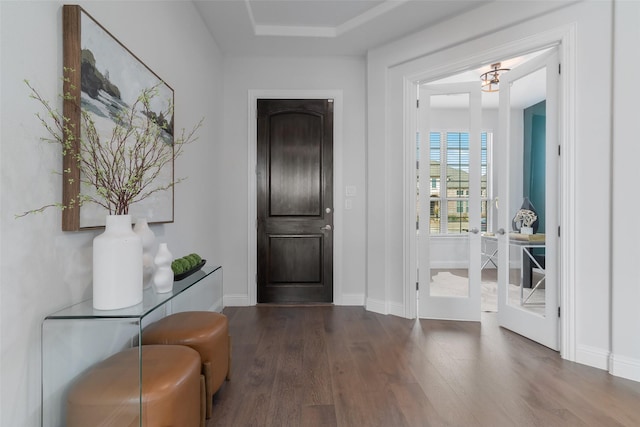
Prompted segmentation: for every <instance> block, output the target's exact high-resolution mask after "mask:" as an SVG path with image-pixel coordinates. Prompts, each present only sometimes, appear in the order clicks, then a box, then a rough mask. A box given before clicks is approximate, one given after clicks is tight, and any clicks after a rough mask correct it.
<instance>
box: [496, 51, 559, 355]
mask: <svg viewBox="0 0 640 427" xmlns="http://www.w3.org/2000/svg"><path fill="white" fill-rule="evenodd" d="M557 58H558V53H557V48H554V49H552V50H550V51H549V52H547V53H545V54H542V55H540V56H539V57H536V58H534V59H532V60H530V61H529V62H526V63H524V64H522V65H520V66H518V67H517V68H514V69H512V70H511V71H509V72H508V73H505V74H504V76H503V77H501V79H500V140H499V144H500V146H501V147H503V149H501V150H500V154H501V159H500V170H501V171H504V172H505V175H504V176H505V179H502V180H501V181H500V186H499V190H498V191H499V198H500V209H499V210H498V221H499V227H500V230H499V233H498V235H497V240H498V323H499V324H500V326H503V327H505V328H507V329H510V330H513V331H514V332H517V333H519V334H521V335H524V336H526V337H527V338H530V339H532V340H534V341H537V342H539V343H541V344H543V345H546V346H547V347H550V348H552V349H554V350H557V349H558V299H557V296H558V291H557V289H558V274H557V271H558V268H557V254H558V245H559V240H558V235H557V229H558V217H559V215H558V197H559V194H558V184H557V182H558V181H557V177H558V163H559V162H558V144H559V141H558V130H557V116H558V114H557V105H558V102H557V93H558V80H559V79H558V59H557ZM532 87H540V88H541V89H542V91H541V92H543V93H544V95H541V96H539V98H538V99H530V100H528V101H527V102H526V103H523V102H521V101H520V100H521V99H523V97H522V96H521V95H524V94H527V93H529V92H531V88H532ZM540 98H541V99H540ZM540 106H542V107H544V108H543V109H542V112H538V109H539V108H540ZM531 111H534V112H533V113H532V114H527V112H531ZM532 134H535V135H534V136H533V137H532V136H531V135H532ZM531 200H535V201H536V203H535V205H534V204H533V203H531ZM531 213H534V214H535V217H534V216H533V215H532V214H531ZM534 218H535V221H533V224H531V225H532V227H531V229H525V227H526V226H527V225H528V222H530V221H529V219H531V220H533V219H534ZM525 230H526V232H524V231H525ZM523 232H524V233H523ZM529 233H533V234H529Z"/></svg>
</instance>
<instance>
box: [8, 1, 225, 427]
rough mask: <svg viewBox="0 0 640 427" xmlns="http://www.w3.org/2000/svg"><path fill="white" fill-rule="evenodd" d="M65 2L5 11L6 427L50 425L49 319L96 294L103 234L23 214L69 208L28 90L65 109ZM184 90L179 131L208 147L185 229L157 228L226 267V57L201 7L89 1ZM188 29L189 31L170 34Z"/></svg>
mask: <svg viewBox="0 0 640 427" xmlns="http://www.w3.org/2000/svg"><path fill="white" fill-rule="evenodd" d="M62 4H63V2H61V1H47V2H8V1H3V2H0V19H1V34H0V39H1V45H0V46H1V51H2V57H1V58H2V64H1V67H2V68H1V71H2V73H1V86H0V90H1V94H0V98H1V104H0V105H1V111H0V120H1V125H0V128H1V133H0V136H1V144H0V155H1V160H0V161H1V163H0V168H1V171H0V172H1V181H0V192H1V198H0V201H1V203H2V204H1V207H0V212H1V226H0V232H1V242H2V243H1V253H0V256H1V260H0V267H1V272H0V360H1V366H0V387H1V391H0V398H1V405H0V408H1V411H2V413H1V414H0V425H2V426H21V427H23V426H24V427H29V426H37V425H40V325H41V322H42V319H43V317H44V316H45V315H46V314H48V313H51V312H54V311H56V310H58V309H60V308H62V307H65V306H67V305H70V304H73V303H76V302H79V301H81V300H83V299H86V298H89V297H90V296H91V259H92V258H91V256H92V250H91V243H92V239H93V237H94V236H95V235H96V234H98V233H99V231H81V232H73V233H68V232H67V233H63V232H61V231H60V222H61V219H60V217H61V215H60V212H58V211H56V210H50V211H47V212H45V213H44V214H41V215H32V216H28V217H25V218H22V219H15V218H14V215H15V214H16V213H19V212H22V211H25V210H28V209H33V208H37V207H40V206H42V205H44V204H47V203H50V202H55V201H59V200H60V198H61V185H60V178H59V177H58V176H55V175H53V174H52V173H51V172H52V171H56V170H60V166H61V153H60V149H59V147H56V146H53V145H48V144H46V143H43V142H41V141H39V138H40V137H42V136H44V135H45V133H44V131H43V129H42V128H41V126H40V125H39V124H38V121H37V119H36V118H35V117H34V114H35V113H36V112H37V111H39V110H38V105H37V103H36V102H34V101H33V100H31V99H29V97H28V95H29V92H28V90H27V87H26V86H25V85H24V83H23V82H22V80H23V79H29V80H30V81H31V83H32V84H33V85H34V86H35V87H37V88H38V89H39V90H40V91H41V93H42V94H43V95H44V96H45V97H46V98H47V99H50V100H52V101H53V102H56V100H57V94H58V91H59V90H60V87H61V85H60V78H61V76H62ZM80 4H81V5H82V6H83V7H84V8H85V9H86V11H87V12H88V13H89V14H90V15H91V16H93V17H94V18H95V19H96V20H97V21H98V22H99V23H100V24H102V25H103V26H104V27H106V28H107V30H109V31H110V32H111V33H112V34H113V35H114V36H115V37H117V38H118V39H119V40H120V41H121V42H122V43H123V44H124V45H125V46H127V47H128V48H129V49H130V50H131V51H132V52H133V53H135V54H136V55H137V56H138V57H139V58H140V59H141V60H142V61H143V62H144V63H145V64H146V65H147V66H148V67H149V68H151V69H152V70H153V71H154V72H156V73H157V74H158V75H159V76H160V77H162V78H163V79H164V80H165V81H166V82H167V83H168V84H169V85H170V86H171V87H172V88H173V89H174V91H175V106H176V113H175V120H176V128H178V129H180V128H190V127H191V126H193V125H194V124H196V123H197V121H198V120H199V119H200V118H201V117H205V124H204V127H203V128H202V129H201V130H200V131H199V135H200V140H199V141H198V142H196V143H195V144H194V145H191V146H189V147H187V149H186V152H185V155H184V156H183V157H182V158H180V159H179V160H178V162H177V164H176V168H175V171H176V175H177V176H185V177H187V180H186V181H185V182H184V183H181V184H179V185H178V186H177V187H176V192H175V222H174V223H173V224H166V225H157V226H152V228H153V230H154V232H155V233H156V235H157V236H158V239H159V240H160V241H166V242H167V243H168V245H169V247H170V248H171V250H172V251H173V252H174V255H180V254H186V253H190V252H198V253H200V254H202V255H203V257H205V258H207V259H208V262H210V263H213V264H220V263H221V261H220V247H219V245H218V239H217V235H218V233H219V228H220V226H219V224H220V217H219V214H218V206H219V196H220V194H219V192H218V188H219V186H218V185H217V182H218V181H217V175H216V174H215V171H216V170H218V169H219V164H220V163H221V160H220V155H219V141H220V137H221V135H222V133H221V128H222V125H223V123H222V120H221V119H220V117H221V108H222V103H221V102H220V99H221V98H222V77H221V76H222V59H221V56H220V53H219V51H218V48H217V46H216V44H215V42H214V41H213V39H212V38H211V36H210V35H209V33H208V32H207V31H206V29H205V27H204V25H203V24H202V21H201V19H200V17H199V16H198V15H197V13H196V11H195V9H194V8H193V5H192V4H191V3H190V2H146V1H140V2H127V3H126V5H124V4H123V3H121V2H110V1H87V2H80ZM176 28H180V31H167V29H176Z"/></svg>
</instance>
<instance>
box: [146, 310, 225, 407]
mask: <svg viewBox="0 0 640 427" xmlns="http://www.w3.org/2000/svg"><path fill="white" fill-rule="evenodd" d="M142 343H143V344H145V345H147V344H180V345H186V346H189V347H191V348H193V349H194V350H196V351H197V352H198V353H200V358H201V359H202V373H203V374H204V380H205V389H206V417H207V418H211V414H212V413H213V395H214V393H215V392H216V391H218V389H219V388H220V387H221V386H222V384H223V383H224V380H225V379H226V380H229V378H230V371H231V338H230V337H229V322H228V321H227V316H225V315H224V314H220V313H215V312H212V311H185V312H182V313H175V314H170V315H169V316H167V317H164V318H162V319H160V320H158V321H157V322H154V323H152V324H151V325H149V326H147V327H146V328H145V329H144V331H142Z"/></svg>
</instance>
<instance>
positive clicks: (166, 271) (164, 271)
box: [153, 243, 173, 294]
mask: <svg viewBox="0 0 640 427" xmlns="http://www.w3.org/2000/svg"><path fill="white" fill-rule="evenodd" d="M172 261H173V255H171V252H169V248H168V247H167V244H166V243H160V245H159V246H158V253H157V254H156V257H155V258H154V259H153V263H154V264H155V266H156V271H155V273H154V274H153V289H154V290H155V291H156V292H157V293H159V294H163V293H166V292H171V291H172V290H173V270H172V269H171V262H172Z"/></svg>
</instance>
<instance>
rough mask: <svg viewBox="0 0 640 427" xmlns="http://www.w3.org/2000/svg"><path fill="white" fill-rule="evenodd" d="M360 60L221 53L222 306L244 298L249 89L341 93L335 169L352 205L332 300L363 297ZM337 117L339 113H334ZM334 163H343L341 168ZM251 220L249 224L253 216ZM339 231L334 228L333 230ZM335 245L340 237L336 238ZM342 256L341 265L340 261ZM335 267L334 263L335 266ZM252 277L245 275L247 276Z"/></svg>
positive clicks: (339, 191) (339, 194)
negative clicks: (336, 291)
mask: <svg viewBox="0 0 640 427" xmlns="http://www.w3.org/2000/svg"><path fill="white" fill-rule="evenodd" d="M364 75H365V61H364V58H360V57H320V58H319V57H303V58H299V57H296V58H287V57H278V58H273V57H227V58H225V63H224V79H225V84H224V106H225V108H224V122H225V127H224V138H223V145H222V146H221V152H220V154H221V156H222V157H223V158H224V162H223V164H221V166H220V169H219V170H218V171H217V173H218V176H219V179H220V180H221V181H220V182H222V183H224V185H223V186H222V188H221V199H220V209H221V215H222V216H221V221H222V223H223V224H224V229H222V230H221V234H220V236H219V238H220V244H221V245H222V247H223V248H224V251H223V260H222V264H223V265H224V267H225V305H246V304H249V303H250V299H249V296H250V289H249V287H250V286H253V287H255V279H254V278H253V277H251V276H252V275H253V274H252V273H249V271H248V270H249V265H250V262H249V256H248V250H252V249H250V248H248V246H249V245H250V244H249V243H248V236H247V233H248V226H249V223H250V221H249V216H248V215H249V214H248V204H249V194H248V188H249V182H248V180H249V179H250V178H249V171H248V158H249V147H248V144H249V142H248V128H249V124H248V121H249V109H248V108H249V107H248V104H249V95H248V94H249V91H250V90H251V91H270V92H271V91H274V92H277V91H278V90H283V91H322V90H325V91H331V90H336V91H341V92H342V98H343V117H341V118H340V120H341V121H342V146H341V147H339V151H341V153H342V158H341V159H336V160H337V162H336V164H335V165H334V166H335V169H334V173H335V174H341V177H342V183H343V187H344V186H347V185H351V186H355V187H356V191H357V193H356V196H355V197H354V198H353V200H352V202H353V209H351V210H344V209H342V210H341V211H340V212H338V211H336V215H338V214H341V215H342V219H343V225H342V236H343V238H342V248H339V249H338V250H339V251H341V253H342V259H341V260H337V261H338V262H337V263H336V264H337V265H341V268H339V269H337V270H336V271H334V282H335V281H339V282H340V283H341V290H340V293H341V295H334V299H335V300H336V301H341V302H342V303H344V304H356V305H363V304H364V294H365V256H364V253H365V208H366V205H365V185H366V182H365V136H364V135H365V119H364V117H365V111H364V110H365V93H364V92H365V82H364ZM336 120H338V118H336ZM340 164H341V165H342V167H341V168H340ZM252 178H253V179H255V175H252ZM343 199H344V188H336V189H335V196H334V201H335V203H336V206H335V207H336V209H340V206H341V205H342V204H343V203H342V201H343ZM251 221H254V219H253V218H252V219H251ZM336 233H337V231H336ZM336 243H338V242H336ZM342 261H344V262H342ZM334 267H335V266H334ZM250 278H251V280H250Z"/></svg>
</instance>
